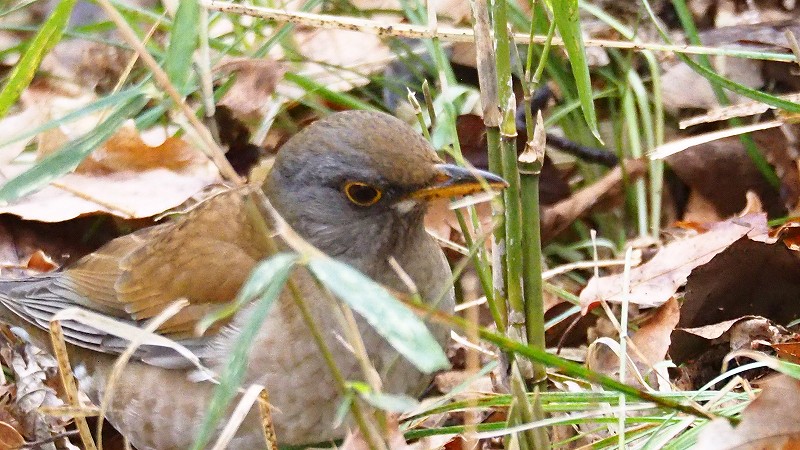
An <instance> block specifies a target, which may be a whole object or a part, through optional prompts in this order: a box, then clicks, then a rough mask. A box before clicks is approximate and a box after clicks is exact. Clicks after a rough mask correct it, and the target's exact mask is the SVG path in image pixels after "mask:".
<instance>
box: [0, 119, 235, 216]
mask: <svg viewBox="0 0 800 450" xmlns="http://www.w3.org/2000/svg"><path fill="white" fill-rule="evenodd" d="M157 131H158V130H157ZM159 134H161V135H162V136H160V137H156V138H153V137H152V136H147V135H140V134H139V133H138V132H137V131H136V130H135V129H134V128H133V126H132V125H128V126H126V127H123V128H122V129H121V130H120V131H119V132H117V133H116V134H115V135H114V136H113V137H112V138H111V139H109V140H108V141H107V142H106V143H105V144H104V145H103V146H102V147H101V148H99V149H97V150H96V151H95V152H94V154H93V155H92V156H91V157H90V158H88V159H86V160H85V161H84V162H83V163H82V164H81V165H80V166H79V168H78V170H77V171H76V172H75V173H70V174H67V175H65V176H63V177H61V178H59V179H58V180H56V181H54V182H53V183H51V185H49V186H47V187H45V188H43V189H41V190H40V191H37V192H35V193H33V194H31V195H28V196H26V197H24V198H22V199H19V200H17V201H15V202H13V203H11V204H9V205H5V206H2V207H0V213H7V214H14V215H17V216H19V217H21V218H23V219H26V220H38V221H42V222H62V221H65V220H70V219H73V218H75V217H79V216H84V215H89V214H97V213H109V214H113V215H115V216H118V217H122V218H126V219H129V218H142V217H151V216H154V215H157V214H160V213H162V212H164V211H166V210H168V209H170V208H174V207H176V206H178V205H180V204H182V203H183V202H184V201H186V200H187V199H188V198H190V197H191V196H193V195H194V194H196V193H197V192H199V191H200V190H202V189H203V188H204V187H206V186H208V185H210V184H212V183H215V182H217V181H219V173H218V172H217V170H216V168H215V167H214V166H213V164H212V163H211V162H210V161H208V160H207V159H206V158H205V157H204V156H202V155H201V154H199V152H198V151H197V150H195V149H193V148H192V147H191V146H190V145H189V144H188V143H187V142H185V141H184V140H183V139H179V138H175V137H168V138H164V137H163V133H159ZM143 138H147V139H149V140H152V139H155V140H157V141H160V142H159V143H158V145H155V146H151V145H148V144H147V143H146V142H145V140H144V139H143ZM27 168H28V167H27V166H23V165H14V166H11V167H9V169H7V172H12V173H10V174H11V175H16V174H18V173H21V172H22V171H23V170H25V169H27Z"/></svg>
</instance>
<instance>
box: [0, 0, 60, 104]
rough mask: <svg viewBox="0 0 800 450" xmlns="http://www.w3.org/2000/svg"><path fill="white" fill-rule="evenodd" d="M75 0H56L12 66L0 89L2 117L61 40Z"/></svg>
mask: <svg viewBox="0 0 800 450" xmlns="http://www.w3.org/2000/svg"><path fill="white" fill-rule="evenodd" d="M75 1H76V0H62V1H60V2H58V4H57V5H56V7H55V8H53V13H52V14H51V15H50V17H49V18H48V19H47V20H46V21H45V22H44V24H43V25H42V28H40V29H39V32H38V33H36V36H34V38H33V40H31V43H30V44H29V45H28V48H27V50H25V53H24V54H23V55H22V57H21V58H20V59H19V62H17V65H16V66H14V70H12V71H11V75H10V76H9V77H8V82H6V85H5V86H3V90H2V91H0V117H3V116H4V115H5V114H6V112H8V109H9V108H10V107H11V105H13V104H14V102H16V101H17V99H18V98H19V96H20V94H21V93H22V91H23V90H25V88H26V87H28V85H29V84H30V82H31V80H33V76H34V75H35V74H36V70H37V69H38V68H39V64H40V63H41V62H42V59H43V58H44V56H45V55H46V54H47V53H48V52H49V51H50V50H51V49H52V48H53V47H54V46H55V45H56V44H57V43H58V41H59V40H61V36H62V35H63V34H64V28H66V26H67V23H68V22H69V16H70V13H72V7H73V6H75Z"/></svg>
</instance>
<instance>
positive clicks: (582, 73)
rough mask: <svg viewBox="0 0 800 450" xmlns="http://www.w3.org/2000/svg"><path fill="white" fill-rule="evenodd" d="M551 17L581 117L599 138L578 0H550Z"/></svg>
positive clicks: (598, 138)
mask: <svg viewBox="0 0 800 450" xmlns="http://www.w3.org/2000/svg"><path fill="white" fill-rule="evenodd" d="M551 4H552V8H553V18H554V20H555V22H556V28H557V29H558V32H559V33H560V34H561V39H563V40H564V47H565V48H566V50H567V56H568V57H569V64H570V66H572V75H573V77H575V85H576V86H577V88H578V98H579V99H580V101H581V109H582V110H583V118H584V119H585V120H586V123H587V125H588V126H589V129H590V130H591V131H592V134H593V135H594V136H595V138H597V140H598V141H602V139H600V131H599V130H598V128H597V113H596V112H595V109H594V102H593V101H592V81H591V78H590V77H589V65H588V63H587V61H586V48H585V46H584V44H583V35H582V34H581V23H580V18H579V15H578V0H552V1H551Z"/></svg>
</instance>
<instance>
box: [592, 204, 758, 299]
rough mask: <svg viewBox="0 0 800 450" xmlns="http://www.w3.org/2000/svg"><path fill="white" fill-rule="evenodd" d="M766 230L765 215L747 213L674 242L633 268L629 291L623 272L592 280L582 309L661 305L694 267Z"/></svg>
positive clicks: (683, 281) (682, 282)
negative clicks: (611, 304)
mask: <svg viewBox="0 0 800 450" xmlns="http://www.w3.org/2000/svg"><path fill="white" fill-rule="evenodd" d="M766 233H767V221H766V216H764V215H761V214H760V215H748V216H745V217H740V218H734V219H730V220H727V221H725V222H720V223H718V224H715V225H713V226H712V227H711V228H710V229H709V231H707V232H706V233H703V234H700V235H697V236H694V237H690V238H687V239H683V240H679V241H675V242H672V243H670V244H668V245H666V246H665V247H664V248H663V249H661V251H659V252H658V254H656V256H654V257H653V259H651V260H650V261H648V262H647V263H645V264H643V265H641V266H639V267H635V268H633V269H631V272H630V292H623V290H622V277H623V275H622V274H617V275H611V276H606V277H599V278H598V277H594V278H592V279H591V280H589V283H588V284H587V285H586V288H584V290H583V291H582V292H581V295H580V300H581V305H582V307H583V310H584V312H586V311H588V310H589V308H590V307H592V306H593V305H595V304H596V303H598V302H600V301H601V300H605V301H610V302H622V301H624V300H627V301H628V302H630V303H634V304H637V305H640V306H645V307H655V306H659V305H661V304H663V303H664V302H666V301H667V300H669V299H670V298H671V297H672V296H673V295H675V293H676V292H677V290H678V288H679V287H680V286H682V285H683V284H684V283H686V279H687V278H688V276H689V274H690V273H692V270H694V268H695V267H698V266H701V265H703V264H706V263H707V262H709V261H711V259H712V258H714V256H716V255H717V254H719V253H720V252H722V251H723V250H725V249H726V248H728V246H730V245H731V244H733V243H734V242H736V241H737V240H739V239H740V238H742V237H744V236H748V235H749V236H759V235H765V234H766Z"/></svg>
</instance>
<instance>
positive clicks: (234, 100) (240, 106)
mask: <svg viewBox="0 0 800 450" xmlns="http://www.w3.org/2000/svg"><path fill="white" fill-rule="evenodd" d="M216 71H218V72H222V73H224V74H235V75H236V82H234V83H233V86H231V88H230V89H229V90H228V92H227V93H225V96H224V97H222V100H221V101H220V102H219V104H220V105H221V106H227V107H229V108H230V109H231V110H232V111H233V113H234V114H235V115H236V116H237V117H239V118H245V119H253V118H258V117H260V116H261V115H262V112H263V111H264V109H265V106H266V105H268V104H269V102H270V97H271V96H272V94H273V93H274V92H275V88H276V87H277V86H278V82H280V81H281V79H283V74H284V73H286V66H284V65H283V64H281V63H279V62H276V61H274V60H272V59H252V58H231V59H229V60H227V61H225V62H223V63H222V64H220V65H219V66H217V67H216Z"/></svg>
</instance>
